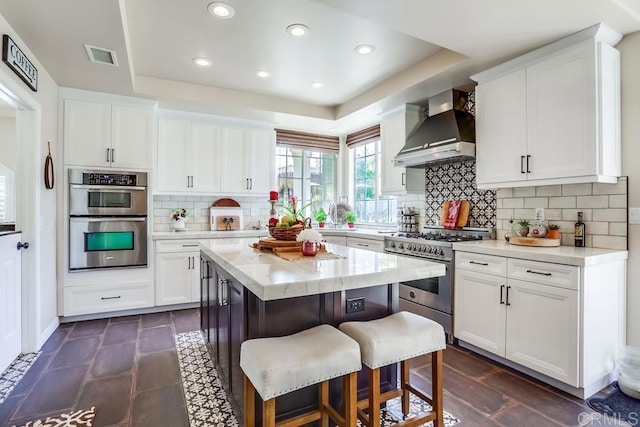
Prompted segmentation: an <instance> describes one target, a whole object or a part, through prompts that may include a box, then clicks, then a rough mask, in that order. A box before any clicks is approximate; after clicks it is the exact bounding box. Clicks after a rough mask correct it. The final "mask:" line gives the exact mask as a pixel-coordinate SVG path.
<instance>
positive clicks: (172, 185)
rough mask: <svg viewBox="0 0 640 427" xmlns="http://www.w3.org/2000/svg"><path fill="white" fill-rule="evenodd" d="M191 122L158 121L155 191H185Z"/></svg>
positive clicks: (186, 186)
mask: <svg viewBox="0 0 640 427" xmlns="http://www.w3.org/2000/svg"><path fill="white" fill-rule="evenodd" d="M190 139H191V123H190V122H189V121H187V120H174V119H165V118H162V119H160V120H159V121H158V150H157V156H158V162H157V167H156V174H157V182H158V185H157V191H159V192H163V191H178V192H182V191H187V190H188V189H189V188H190V187H191V178H190V177H189V173H188V171H187V169H186V168H187V164H188V159H189V156H190V155H191V148H190V147H191V144H190Z"/></svg>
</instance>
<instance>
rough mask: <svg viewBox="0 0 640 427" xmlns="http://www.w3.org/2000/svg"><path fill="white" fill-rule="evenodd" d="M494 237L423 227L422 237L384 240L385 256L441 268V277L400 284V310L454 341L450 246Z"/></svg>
mask: <svg viewBox="0 0 640 427" xmlns="http://www.w3.org/2000/svg"><path fill="white" fill-rule="evenodd" d="M492 237H493V232H492V230H489V229H484V228H461V229H456V230H447V229H444V228H441V227H435V226H426V227H425V228H424V229H423V232H422V233H397V234H395V235H392V236H387V237H385V239H384V250H385V252H388V253H395V254H398V255H406V256H412V257H418V258H425V259H428V260H429V261H434V262H438V263H441V264H444V266H445V269H446V272H445V275H444V276H441V277H432V278H429V279H420V280H412V281H409V282H404V283H400V301H399V304H398V306H399V309H400V310H405V311H409V312H412V313H416V314H419V315H421V316H424V317H427V318H429V319H432V320H434V321H436V322H438V323H440V324H441V325H442V327H443V328H444V331H445V332H446V333H447V337H448V339H449V342H452V341H453V309H454V307H453V293H454V289H455V288H454V277H453V249H452V246H453V243H454V242H463V241H471V240H483V239H490V238H492Z"/></svg>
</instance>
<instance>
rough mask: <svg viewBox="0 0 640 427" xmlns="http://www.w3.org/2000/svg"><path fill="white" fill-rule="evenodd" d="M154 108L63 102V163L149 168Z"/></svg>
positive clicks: (102, 166) (74, 101)
mask: <svg viewBox="0 0 640 427" xmlns="http://www.w3.org/2000/svg"><path fill="white" fill-rule="evenodd" d="M152 140H153V110H152V108H151V107H141V106H127V105H115V104H110V103H105V102H92V101H85V100H77V99H65V100H64V163H65V164H66V165H72V166H91V167H100V168H105V167H113V168H120V169H149V168H150V167H151V153H152Z"/></svg>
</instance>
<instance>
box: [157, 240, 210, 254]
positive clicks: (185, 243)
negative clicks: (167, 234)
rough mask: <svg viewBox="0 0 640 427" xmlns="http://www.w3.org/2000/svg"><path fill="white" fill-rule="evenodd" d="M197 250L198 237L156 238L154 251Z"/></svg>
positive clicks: (198, 249)
mask: <svg viewBox="0 0 640 427" xmlns="http://www.w3.org/2000/svg"><path fill="white" fill-rule="evenodd" d="M199 251H200V248H199V247H198V239H184V240H156V253H163V252H199Z"/></svg>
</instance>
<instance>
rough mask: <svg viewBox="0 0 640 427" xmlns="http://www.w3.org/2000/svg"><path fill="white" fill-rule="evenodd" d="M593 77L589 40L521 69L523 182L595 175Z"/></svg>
mask: <svg viewBox="0 0 640 427" xmlns="http://www.w3.org/2000/svg"><path fill="white" fill-rule="evenodd" d="M595 73H596V67H595V44H594V42H593V41H592V40H591V41H586V42H583V43H580V44H579V45H576V46H573V47H571V48H568V49H565V50H563V51H561V52H558V53H557V54H556V55H554V56H552V57H550V58H548V59H546V60H544V61H541V62H538V63H536V64H535V65H532V66H530V67H528V68H527V143H528V154H529V155H531V158H530V165H529V168H530V173H529V174H528V176H529V179H545V178H561V177H572V176H585V175H595V174H597V172H598V169H597V165H596V162H597V158H596V155H597V139H596V138H597V132H598V129H597V126H596V123H597V121H596V120H597V116H596V107H595V101H596V93H595V90H596V76H595Z"/></svg>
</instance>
